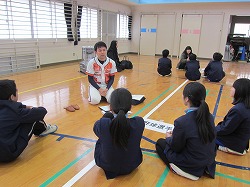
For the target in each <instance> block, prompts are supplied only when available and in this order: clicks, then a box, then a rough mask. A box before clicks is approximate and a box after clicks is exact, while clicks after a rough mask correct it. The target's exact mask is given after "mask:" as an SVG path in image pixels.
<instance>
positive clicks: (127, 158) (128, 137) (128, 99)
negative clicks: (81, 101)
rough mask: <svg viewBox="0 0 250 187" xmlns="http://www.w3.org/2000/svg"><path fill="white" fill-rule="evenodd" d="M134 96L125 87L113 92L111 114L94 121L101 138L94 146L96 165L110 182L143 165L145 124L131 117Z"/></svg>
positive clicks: (137, 118) (139, 118)
mask: <svg viewBox="0 0 250 187" xmlns="http://www.w3.org/2000/svg"><path fill="white" fill-rule="evenodd" d="M131 105H132V95H131V93H130V92H129V91H128V90H127V89H125V88H118V89H116V90H114V91H113V93H112V94H111V99H110V109H111V111H112V113H110V112H108V113H105V114H104V116H103V117H102V118H101V119H100V120H98V121H96V122H95V125H94V132H95V134H96V136H97V137H98V140H97V142H96V146H95V153H94V157H95V162H96V165H97V166H99V167H101V168H102V169H103V170H104V172H105V174H106V177H107V179H113V178H115V177H117V176H119V175H126V174H129V173H131V172H132V171H133V170H134V169H136V168H137V167H138V166H139V165H140V164H141V163H142V151H141V148H140V143H141V138H142V134H143V131H144V128H145V123H144V120H143V118H142V117H138V116H136V117H132V118H128V111H129V110H130V109H131Z"/></svg>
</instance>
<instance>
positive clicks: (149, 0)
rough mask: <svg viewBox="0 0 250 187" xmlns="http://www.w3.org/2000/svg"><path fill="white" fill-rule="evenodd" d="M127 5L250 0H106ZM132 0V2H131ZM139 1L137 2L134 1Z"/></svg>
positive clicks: (247, 0)
mask: <svg viewBox="0 0 250 187" xmlns="http://www.w3.org/2000/svg"><path fill="white" fill-rule="evenodd" d="M106 1H110V2H115V3H119V4H123V5H127V6H135V5H142V4H175V3H202V2H204V3H205V2H250V0H205V1H204V0H106ZM132 1H133V2H132ZM134 2H139V3H134Z"/></svg>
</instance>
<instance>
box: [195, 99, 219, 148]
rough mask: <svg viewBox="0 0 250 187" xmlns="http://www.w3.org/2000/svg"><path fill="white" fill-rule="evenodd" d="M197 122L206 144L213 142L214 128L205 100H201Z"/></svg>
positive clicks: (200, 134) (202, 139)
mask: <svg viewBox="0 0 250 187" xmlns="http://www.w3.org/2000/svg"><path fill="white" fill-rule="evenodd" d="M196 122H197V124H198V125H197V128H198V133H199V136H200V139H201V141H202V142H203V143H204V144H206V143H209V142H212V141H213V140H214V138H215V133H214V129H213V127H212V125H211V121H210V112H209V107H208V105H207V103H206V102H205V100H201V102H200V106H199V108H198V110H197V115H196Z"/></svg>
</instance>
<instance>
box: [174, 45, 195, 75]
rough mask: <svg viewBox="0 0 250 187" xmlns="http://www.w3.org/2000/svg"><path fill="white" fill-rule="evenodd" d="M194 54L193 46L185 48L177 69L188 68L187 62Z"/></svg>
mask: <svg viewBox="0 0 250 187" xmlns="http://www.w3.org/2000/svg"><path fill="white" fill-rule="evenodd" d="M191 54H192V48H191V47H190V46H187V47H186V48H185V50H184V51H183V52H182V54H181V59H180V61H179V63H178V64H177V66H176V68H177V69H182V70H185V69H186V63H187V61H189V56H190V55H191Z"/></svg>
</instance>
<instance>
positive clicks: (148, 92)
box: [0, 55, 250, 187]
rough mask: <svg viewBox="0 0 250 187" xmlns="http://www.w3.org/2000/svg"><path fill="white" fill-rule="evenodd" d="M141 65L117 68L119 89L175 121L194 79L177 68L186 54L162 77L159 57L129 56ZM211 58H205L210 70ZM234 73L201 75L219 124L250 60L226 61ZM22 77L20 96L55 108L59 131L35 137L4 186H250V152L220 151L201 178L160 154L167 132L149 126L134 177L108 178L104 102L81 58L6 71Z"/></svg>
mask: <svg viewBox="0 0 250 187" xmlns="http://www.w3.org/2000/svg"><path fill="white" fill-rule="evenodd" d="M129 58H130V60H131V61H132V62H133V64H134V68H133V70H125V71H122V72H120V73H117V74H116V77H115V82H114V85H113V86H114V88H118V87H125V88H128V89H129V90H130V91H131V93H132V94H143V95H145V97H146V100H145V101H144V103H142V104H140V105H137V106H133V108H132V110H131V111H132V114H131V115H130V116H133V115H139V116H142V117H147V118H149V119H152V120H158V121H164V122H166V123H170V124H173V122H174V120H175V119H176V118H178V117H179V116H181V115H183V114H184V110H185V106H184V105H183V102H182V90H183V87H184V85H185V84H186V83H187V82H188V81H187V80H186V78H185V75H184V74H185V72H184V71H179V70H176V69H175V67H176V64H177V62H178V60H177V59H176V58H173V59H172V61H173V68H172V70H173V73H172V76H170V77H160V76H159V75H158V74H157V72H156V68H157V62H158V58H159V57H151V56H138V55H129ZM207 63H208V60H201V61H200V64H201V68H205V66H206V65H207ZM223 67H224V70H225V72H226V77H225V78H224V79H223V80H222V81H221V82H220V83H211V82H208V81H207V80H205V79H204V78H201V80H199V82H201V83H202V84H204V85H205V87H206V89H207V99H206V101H207V103H208V104H209V107H210V112H211V113H212V114H214V115H215V122H216V124H217V123H218V122H219V121H221V120H222V119H223V117H224V116H225V115H226V113H227V111H228V110H229V109H230V108H231V107H232V104H231V102H232V98H230V96H229V90H230V87H231V85H232V83H233V82H234V81H235V80H236V79H237V78H240V77H245V78H250V64H247V63H235V62H224V65H223ZM0 78H1V79H14V80H15V81H16V84H17V87H18V90H19V101H21V102H23V103H24V104H26V105H31V106H44V107H45V108H46V109H47V110H48V114H47V115H46V118H45V121H46V122H47V123H50V124H57V125H58V127H59V129H58V131H57V132H56V133H54V134H51V135H48V136H47V137H43V138H36V137H32V139H31V141H30V142H29V145H28V147H27V148H26V149H25V151H24V152H23V153H22V154H21V156H20V157H19V158H18V159H17V160H16V161H14V162H12V163H8V164H0V186H4V187H8V186H9V187H16V186H25V187H29V186H32V187H33V186H41V187H44V186H56V187H57V186H126V187H127V186H157V187H158V186H168V187H171V186H191V185H192V186H193V187H196V186H197V187H198V186H230V187H231V186H237V187H240V186H249V184H250V153H248V154H247V155H246V156H234V155H230V154H226V153H223V152H220V151H218V153H217V157H216V161H217V163H218V164H217V167H216V177H215V179H210V178H207V177H201V178H200V179H199V180H198V181H196V182H194V181H191V180H188V179H185V178H182V177H179V176H177V175H175V174H173V173H172V172H169V170H168V168H166V166H165V165H164V164H163V162H162V161H161V160H160V159H159V157H158V156H157V154H155V152H154V150H155V146H154V142H155V141H157V139H158V138H161V137H164V136H165V135H164V134H163V133H159V132H155V131H152V130H147V129H145V130H144V134H143V136H144V137H143V139H142V142H141V147H142V148H143V150H144V151H143V163H142V164H141V165H140V166H139V167H138V169H136V170H135V171H134V172H132V173H131V174H130V175H127V176H120V177H117V178H116V179H113V180H106V178H105V175H104V172H103V170H102V169H100V168H99V167H97V166H96V165H95V163H94V161H93V159H94V158H93V153H94V148H95V141H96V139H97V137H96V136H95V134H94V133H93V130H92V129H93V124H94V122H95V121H96V120H98V119H99V118H100V117H101V116H102V113H101V111H100V109H99V108H98V106H103V105H107V103H101V104H100V105H98V106H92V105H90V104H88V100H87V91H88V79H87V76H86V75H84V74H82V73H79V63H78V62H76V63H70V64H64V65H62V64H61V65H55V66H49V67H44V68H41V69H39V70H37V71H33V72H27V73H20V74H15V75H9V76H1V77H0ZM70 104H78V105H79V106H80V110H78V111H75V112H67V111H66V110H65V109H64V107H65V106H68V105H70Z"/></svg>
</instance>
